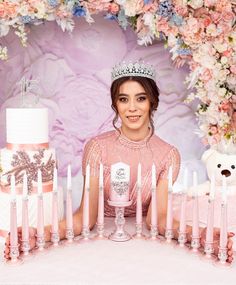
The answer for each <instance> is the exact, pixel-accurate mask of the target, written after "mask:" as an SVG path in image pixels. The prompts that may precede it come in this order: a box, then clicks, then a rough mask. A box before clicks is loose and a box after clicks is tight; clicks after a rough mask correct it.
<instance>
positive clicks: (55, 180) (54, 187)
mask: <svg viewBox="0 0 236 285" xmlns="http://www.w3.org/2000/svg"><path fill="white" fill-rule="evenodd" d="M57 187H58V185H57V169H56V167H55V168H54V170H53V192H57Z"/></svg>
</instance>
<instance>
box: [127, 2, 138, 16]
mask: <svg viewBox="0 0 236 285" xmlns="http://www.w3.org/2000/svg"><path fill="white" fill-rule="evenodd" d="M124 9H125V15H126V16H128V17H133V16H135V15H136V14H137V13H138V12H139V11H140V9H141V1H140V0H126V2H125V3H124Z"/></svg>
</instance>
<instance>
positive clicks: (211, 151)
mask: <svg viewBox="0 0 236 285" xmlns="http://www.w3.org/2000/svg"><path fill="white" fill-rule="evenodd" d="M215 152H216V150H215V149H212V148H210V149H208V150H206V151H205V152H204V153H203V155H202V158H201V159H202V161H203V162H204V163H205V162H206V161H207V160H208V158H209V157H210V156H211V155H212V154H213V153H215Z"/></svg>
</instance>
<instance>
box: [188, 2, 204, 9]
mask: <svg viewBox="0 0 236 285" xmlns="http://www.w3.org/2000/svg"><path fill="white" fill-rule="evenodd" d="M188 5H189V6H191V7H192V8H193V9H198V8H201V7H202V6H203V0H191V1H189V2H188Z"/></svg>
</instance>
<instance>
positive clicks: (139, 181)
mask: <svg viewBox="0 0 236 285" xmlns="http://www.w3.org/2000/svg"><path fill="white" fill-rule="evenodd" d="M137 186H138V188H141V164H140V163H139V164H138V177H137Z"/></svg>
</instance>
